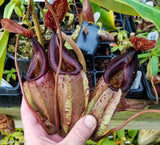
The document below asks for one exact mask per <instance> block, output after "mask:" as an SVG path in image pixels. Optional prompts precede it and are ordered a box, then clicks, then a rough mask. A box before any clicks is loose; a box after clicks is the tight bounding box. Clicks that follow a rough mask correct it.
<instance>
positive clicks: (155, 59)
mask: <svg viewBox="0 0 160 145" xmlns="http://www.w3.org/2000/svg"><path fill="white" fill-rule="evenodd" d="M158 63H159V61H158V56H155V55H153V56H152V57H151V64H152V74H153V75H157V73H158Z"/></svg>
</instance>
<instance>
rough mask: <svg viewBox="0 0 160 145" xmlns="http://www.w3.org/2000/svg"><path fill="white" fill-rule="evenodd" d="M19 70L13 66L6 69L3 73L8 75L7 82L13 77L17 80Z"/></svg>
mask: <svg viewBox="0 0 160 145" xmlns="http://www.w3.org/2000/svg"><path fill="white" fill-rule="evenodd" d="M16 73H17V70H16V69H14V68H12V69H11V70H4V72H3V74H6V75H7V82H10V80H11V79H13V80H14V81H15V80H16Z"/></svg>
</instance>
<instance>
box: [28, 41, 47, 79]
mask: <svg viewBox="0 0 160 145" xmlns="http://www.w3.org/2000/svg"><path fill="white" fill-rule="evenodd" d="M32 47H33V50H34V54H33V56H32V59H31V62H30V65H29V68H28V72H27V75H26V80H27V81H34V80H37V79H39V78H40V77H42V76H43V75H44V74H46V73H47V72H48V69H49V65H48V60H47V56H46V52H45V50H44V49H43V47H42V46H41V45H40V43H39V42H38V41H37V40H36V39H34V38H32Z"/></svg>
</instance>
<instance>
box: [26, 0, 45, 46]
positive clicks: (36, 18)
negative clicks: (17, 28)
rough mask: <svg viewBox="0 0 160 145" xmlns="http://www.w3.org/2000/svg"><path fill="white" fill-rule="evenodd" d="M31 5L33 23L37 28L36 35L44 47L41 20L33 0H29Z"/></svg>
mask: <svg viewBox="0 0 160 145" xmlns="http://www.w3.org/2000/svg"><path fill="white" fill-rule="evenodd" d="M29 4H30V5H31V14H32V19H33V23H34V26H35V31H36V35H37V37H38V41H39V43H40V44H41V45H42V46H44V42H43V37H42V33H41V29H40V25H39V20H38V16H37V13H36V10H35V6H34V2H33V0H29Z"/></svg>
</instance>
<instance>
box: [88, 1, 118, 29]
mask: <svg viewBox="0 0 160 145" xmlns="http://www.w3.org/2000/svg"><path fill="white" fill-rule="evenodd" d="M90 3H91V6H92V10H93V12H94V13H95V12H99V13H100V18H99V20H98V22H101V23H102V26H103V27H104V28H106V29H107V31H112V30H115V29H116V26H115V23H114V22H115V18H114V13H113V11H107V10H105V9H102V8H101V7H100V6H98V5H97V4H95V3H92V2H90Z"/></svg>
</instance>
